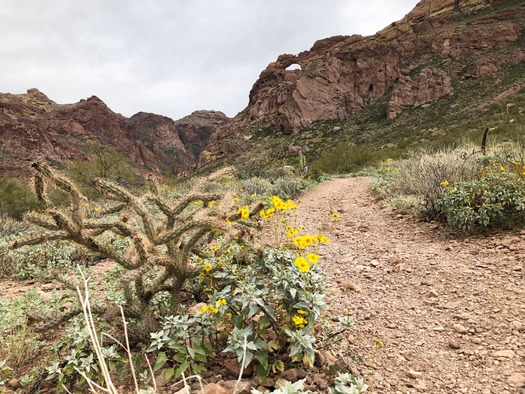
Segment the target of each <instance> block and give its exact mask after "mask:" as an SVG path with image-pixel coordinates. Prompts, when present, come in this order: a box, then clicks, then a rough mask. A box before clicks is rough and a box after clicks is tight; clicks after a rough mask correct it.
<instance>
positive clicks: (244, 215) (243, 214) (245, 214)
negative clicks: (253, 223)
mask: <svg viewBox="0 0 525 394" xmlns="http://www.w3.org/2000/svg"><path fill="white" fill-rule="evenodd" d="M237 213H238V214H239V215H241V218H242V219H248V218H249V217H250V210H249V209H248V205H245V206H244V207H242V208H239V211H238V212H237Z"/></svg>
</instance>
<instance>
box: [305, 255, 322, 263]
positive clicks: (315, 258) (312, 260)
mask: <svg viewBox="0 0 525 394" xmlns="http://www.w3.org/2000/svg"><path fill="white" fill-rule="evenodd" d="M306 259H307V260H308V261H309V262H310V263H312V264H317V263H318V262H319V255H318V254H315V253H308V254H307V255H306Z"/></svg>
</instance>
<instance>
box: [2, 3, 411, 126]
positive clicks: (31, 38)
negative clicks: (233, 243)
mask: <svg viewBox="0 0 525 394" xmlns="http://www.w3.org/2000/svg"><path fill="white" fill-rule="evenodd" d="M416 3H417V0H367V1H363V0H0V37H1V45H0V92H2V93H7V92H9V93H25V92H26V90H27V89H28V88H33V87H35V88H38V89H39V90H41V91H42V92H43V93H45V94H47V96H48V97H49V98H50V99H52V100H54V101H56V102H58V103H60V104H66V103H74V102H78V101H79V100H80V99H82V98H87V97H90V96H92V95H96V96H98V97H99V98H100V99H101V100H103V101H104V102H105V103H106V104H107V105H108V106H109V107H110V108H111V109H112V110H113V111H115V112H120V113H122V114H123V115H125V116H128V117H129V116H131V115H133V114H135V113H136V112H139V111H145V112H153V113H157V114H161V115H165V116H169V117H171V118H173V119H179V118H181V117H183V116H185V115H188V114H190V113H191V112H193V111H194V110H197V109H210V110H211V109H212V110H219V111H223V112H224V113H225V114H226V115H228V116H234V115H236V114H237V113H238V112H240V111H241V110H242V109H244V108H245V107H246V105H247V104H248V94H249V92H250V89H251V87H252V85H253V83H254V82H255V81H256V80H257V78H258V76H259V74H260V72H261V71H262V70H263V69H264V68H265V67H266V66H267V65H268V64H269V63H270V62H272V61H274V60H275V59H276V58H277V56H279V55H280V54H283V53H292V54H297V53H299V52H301V51H304V50H308V49H310V48H311V47H312V45H313V43H314V42H315V41H316V40H319V39H322V38H326V37H330V36H333V35H340V34H341V35H351V34H363V35H370V34H374V33H375V32H376V31H378V30H380V29H382V28H383V27H385V26H387V25H388V24H390V23H392V22H394V21H397V20H399V19H401V18H402V17H403V16H405V15H406V14H407V13H408V12H409V11H410V10H411V9H412V8H414V6H415V5H416Z"/></svg>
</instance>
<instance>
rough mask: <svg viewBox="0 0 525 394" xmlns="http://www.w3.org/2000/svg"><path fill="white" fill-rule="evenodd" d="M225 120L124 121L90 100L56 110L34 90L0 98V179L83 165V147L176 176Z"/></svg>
mask: <svg viewBox="0 0 525 394" xmlns="http://www.w3.org/2000/svg"><path fill="white" fill-rule="evenodd" d="M228 120H229V118H228V117H226V116H225V115H224V114H223V113H221V112H216V111H196V112H194V113H193V114H192V115H190V116H187V117H185V118H183V119H181V120H180V121H173V120H172V119H170V118H168V117H165V116H160V115H155V114H151V113H144V112H139V113H138V114H136V115H134V116H132V117H131V118H129V119H128V118H126V117H125V116H123V115H121V114H117V113H115V112H113V111H112V110H111V109H110V108H108V106H107V105H106V104H104V102H103V101H102V100H100V99H99V98H98V97H96V96H91V97H90V98H88V99H86V100H80V101H79V102H78V103H75V104H66V105H60V104H57V103H55V102H54V101H52V100H50V99H49V98H48V97H47V96H46V95H45V94H44V93H42V92H40V91H39V90H38V89H35V88H32V89H28V91H27V93H26V94H11V93H0V137H1V139H0V140H1V147H2V148H3V149H2V151H3V152H2V154H0V173H1V174H3V175H4V174H5V175H13V176H14V175H20V174H23V175H29V174H30V171H29V164H30V163H31V162H33V161H35V160H44V161H49V160H53V161H58V162H63V161H68V160H75V159H83V160H88V155H89V153H88V150H87V149H86V147H87V145H88V144H89V143H91V142H94V141H98V142H99V143H100V144H101V145H110V146H113V147H114V148H115V149H116V150H117V151H119V152H120V153H122V154H123V155H125V156H126V157H128V158H129V159H131V160H132V161H134V162H136V163H137V164H138V165H139V166H143V167H145V168H144V170H145V171H152V170H153V171H157V172H168V173H169V172H171V173H179V172H181V171H185V170H187V169H189V168H190V167H191V166H192V165H193V164H194V163H195V161H196V159H197V157H198V155H199V154H200V152H201V151H202V149H204V146H205V145H206V144H207V143H208V139H209V137H210V135H211V134H212V133H213V132H214V131H215V130H216V129H217V127H218V126H220V125H224V124H225V123H227V122H228Z"/></svg>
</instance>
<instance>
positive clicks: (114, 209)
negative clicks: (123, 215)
mask: <svg viewBox="0 0 525 394" xmlns="http://www.w3.org/2000/svg"><path fill="white" fill-rule="evenodd" d="M127 206H128V204H126V203H122V204H117V205H115V206H114V207H111V208H106V209H102V210H101V211H100V215H102V216H104V215H112V214H115V213H117V212H120V211H122V210H123V209H124V208H126V207H127Z"/></svg>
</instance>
